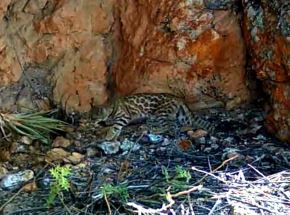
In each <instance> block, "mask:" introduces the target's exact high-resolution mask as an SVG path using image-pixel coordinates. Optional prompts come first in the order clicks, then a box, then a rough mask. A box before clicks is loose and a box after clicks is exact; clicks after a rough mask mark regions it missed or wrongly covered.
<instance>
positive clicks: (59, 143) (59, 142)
mask: <svg viewBox="0 0 290 215" xmlns="http://www.w3.org/2000/svg"><path fill="white" fill-rule="evenodd" d="M70 145H71V141H70V140H68V139H66V138H64V137H61V136H60V137H56V138H55V139H54V141H53V143H52V147H54V148H57V147H62V148H67V147H69V146H70Z"/></svg>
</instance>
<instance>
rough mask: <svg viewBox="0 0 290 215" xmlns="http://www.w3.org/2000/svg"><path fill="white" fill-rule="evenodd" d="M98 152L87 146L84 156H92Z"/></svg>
mask: <svg viewBox="0 0 290 215" xmlns="http://www.w3.org/2000/svg"><path fill="white" fill-rule="evenodd" d="M97 154H98V151H97V150H96V149H94V148H92V147H89V148H87V150H86V156H87V157H94V156H96V155H97Z"/></svg>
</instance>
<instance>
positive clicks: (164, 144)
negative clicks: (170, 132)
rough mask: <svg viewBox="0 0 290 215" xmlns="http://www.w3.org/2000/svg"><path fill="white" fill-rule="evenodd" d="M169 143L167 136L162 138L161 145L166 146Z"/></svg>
mask: <svg viewBox="0 0 290 215" xmlns="http://www.w3.org/2000/svg"><path fill="white" fill-rule="evenodd" d="M170 144H171V142H170V140H169V139H168V138H164V140H163V142H162V144H161V146H168V145H170Z"/></svg>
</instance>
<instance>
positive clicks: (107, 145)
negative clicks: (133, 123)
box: [98, 141, 121, 155]
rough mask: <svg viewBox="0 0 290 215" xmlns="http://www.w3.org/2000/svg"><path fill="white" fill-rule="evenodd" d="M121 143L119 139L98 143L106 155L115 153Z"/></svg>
mask: <svg viewBox="0 0 290 215" xmlns="http://www.w3.org/2000/svg"><path fill="white" fill-rule="evenodd" d="M120 145H121V143H120V142H119V141H112V142H111V141H104V142H102V143H101V144H99V145H98V147H99V148H100V149H102V150H103V151H104V153H105V154H106V155H111V154H116V153H117V152H118V151H119V150H120Z"/></svg>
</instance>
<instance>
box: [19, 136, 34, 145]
mask: <svg viewBox="0 0 290 215" xmlns="http://www.w3.org/2000/svg"><path fill="white" fill-rule="evenodd" d="M20 142H21V143H24V144H25V145H30V144H31V143H32V140H31V139H30V138H29V137H27V136H22V137H21V139H20Z"/></svg>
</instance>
